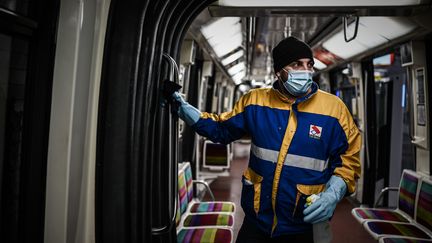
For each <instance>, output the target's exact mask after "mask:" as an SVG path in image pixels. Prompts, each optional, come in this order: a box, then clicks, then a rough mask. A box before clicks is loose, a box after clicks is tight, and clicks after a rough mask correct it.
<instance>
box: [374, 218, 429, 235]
mask: <svg viewBox="0 0 432 243" xmlns="http://www.w3.org/2000/svg"><path fill="white" fill-rule="evenodd" d="M365 227H366V229H368V230H369V231H370V232H371V233H372V235H374V237H375V238H378V237H379V236H381V235H395V236H398V235H399V236H407V237H414V238H423V239H430V237H429V235H428V234H426V232H424V231H423V230H422V229H420V228H419V227H417V226H415V225H413V224H407V223H399V222H386V221H368V222H366V223H365Z"/></svg>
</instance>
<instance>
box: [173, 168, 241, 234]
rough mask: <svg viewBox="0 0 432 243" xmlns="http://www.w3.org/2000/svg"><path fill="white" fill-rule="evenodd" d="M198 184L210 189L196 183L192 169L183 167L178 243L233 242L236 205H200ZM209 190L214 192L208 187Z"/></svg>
mask: <svg viewBox="0 0 432 243" xmlns="http://www.w3.org/2000/svg"><path fill="white" fill-rule="evenodd" d="M194 183H202V184H204V185H207V184H206V183H205V182H202V181H197V180H193V179H192V169H191V166H190V164H189V163H188V162H184V163H182V164H179V172H178V191H179V193H178V209H177V216H176V223H177V242H179V243H180V242H182V243H213V242H218V243H219V242H220V243H229V242H232V241H233V232H232V227H233V225H234V213H235V204H234V203H232V202H221V201H211V202H200V201H199V200H198V199H196V198H194V191H193V184H194ZM207 190H210V188H209V187H208V185H207ZM209 192H210V193H211V191H209ZM211 195H213V194H212V193H211Z"/></svg>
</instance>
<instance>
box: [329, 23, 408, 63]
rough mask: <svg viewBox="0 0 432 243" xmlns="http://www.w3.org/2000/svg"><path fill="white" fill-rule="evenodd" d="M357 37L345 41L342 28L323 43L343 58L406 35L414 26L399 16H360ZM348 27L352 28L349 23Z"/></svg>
mask: <svg viewBox="0 0 432 243" xmlns="http://www.w3.org/2000/svg"><path fill="white" fill-rule="evenodd" d="M359 21H360V22H359V28H358V33H357V37H356V38H355V39H354V40H352V41H350V42H345V39H344V36H343V35H344V34H343V30H341V31H339V32H338V33H336V34H335V35H333V36H332V37H330V38H329V39H328V40H326V41H325V42H324V43H323V45H322V46H323V47H324V48H325V49H327V50H328V51H330V52H332V53H334V54H336V55H337V56H339V57H342V58H344V59H349V58H351V57H353V56H355V55H358V54H360V53H363V52H365V51H366V50H369V49H372V48H375V47H377V46H380V45H382V44H384V43H387V42H389V41H390V40H392V39H395V38H397V37H400V36H403V35H406V34H408V33H410V32H411V31H413V30H414V29H415V28H416V25H415V24H413V23H412V22H411V21H409V20H407V19H404V18H400V17H360V20H359ZM348 28H354V24H353V23H352V24H350V25H349V26H348Z"/></svg>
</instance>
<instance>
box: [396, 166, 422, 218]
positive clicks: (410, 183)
mask: <svg viewBox="0 0 432 243" xmlns="http://www.w3.org/2000/svg"><path fill="white" fill-rule="evenodd" d="M418 182H419V177H417V176H415V175H412V174H410V173H408V171H405V173H403V174H402V179H401V183H400V189H399V203H398V207H399V209H400V210H402V211H404V212H405V213H407V214H408V215H409V216H410V217H411V218H414V207H415V199H416V193H417V186H418Z"/></svg>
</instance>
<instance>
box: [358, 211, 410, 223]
mask: <svg viewBox="0 0 432 243" xmlns="http://www.w3.org/2000/svg"><path fill="white" fill-rule="evenodd" d="M352 214H353V215H354V216H355V217H357V218H360V219H363V220H366V219H379V220H389V221H396V222H406V223H407V222H409V221H408V219H406V218H405V217H404V216H402V215H401V214H400V213H398V212H396V211H393V210H386V209H375V208H354V209H353V211H352Z"/></svg>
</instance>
